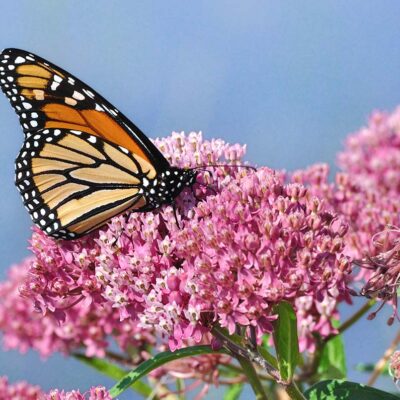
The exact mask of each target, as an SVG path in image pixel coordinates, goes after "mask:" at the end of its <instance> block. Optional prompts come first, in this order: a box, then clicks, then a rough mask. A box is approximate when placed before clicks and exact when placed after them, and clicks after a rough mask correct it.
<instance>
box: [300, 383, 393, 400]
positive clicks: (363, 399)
mask: <svg viewBox="0 0 400 400" xmlns="http://www.w3.org/2000/svg"><path fill="white" fill-rule="evenodd" d="M305 396H306V398H307V399H308V400H399V397H398V396H394V395H393V394H391V393H387V392H383V391H382V390H378V389H375V388H372V387H369V386H365V385H361V384H359V383H354V382H348V381H343V380H330V381H322V382H319V383H317V384H315V385H314V386H312V387H311V388H310V389H308V390H307V391H306V392H305Z"/></svg>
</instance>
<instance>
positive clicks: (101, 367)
mask: <svg viewBox="0 0 400 400" xmlns="http://www.w3.org/2000/svg"><path fill="white" fill-rule="evenodd" d="M74 357H75V358H77V359H78V360H79V361H81V362H83V363H84V364H86V365H89V366H90V367H92V368H94V369H95V370H97V371H99V372H101V373H102V374H104V375H106V376H108V377H110V378H112V379H115V380H116V381H117V380H119V379H121V378H122V377H124V376H125V375H126V374H127V371H125V370H124V369H122V368H119V367H117V366H116V365H114V364H111V363H109V362H108V361H106V360H104V359H101V358H96V357H86V356H85V355H83V354H74ZM130 387H131V389H132V390H134V391H135V392H137V393H139V394H141V395H142V396H143V397H149V396H150V395H151V394H152V392H153V391H152V389H151V388H150V386H148V385H146V384H145V383H144V382H142V381H139V380H138V381H136V382H135V383H132V385H130Z"/></svg>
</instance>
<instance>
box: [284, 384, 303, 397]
mask: <svg viewBox="0 0 400 400" xmlns="http://www.w3.org/2000/svg"><path fill="white" fill-rule="evenodd" d="M285 390H286V393H287V394H288V396H289V397H290V398H291V399H292V400H306V398H305V397H304V395H303V393H301V392H300V389H299V388H298V387H297V386H296V384H295V383H294V381H292V382H291V383H289V384H288V385H287V386H286V387H285Z"/></svg>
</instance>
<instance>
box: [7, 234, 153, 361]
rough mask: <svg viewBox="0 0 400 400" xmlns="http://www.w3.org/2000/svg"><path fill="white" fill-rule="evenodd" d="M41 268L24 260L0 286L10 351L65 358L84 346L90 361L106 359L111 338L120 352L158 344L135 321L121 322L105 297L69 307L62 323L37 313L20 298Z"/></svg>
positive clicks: (13, 268)
mask: <svg viewBox="0 0 400 400" xmlns="http://www.w3.org/2000/svg"><path fill="white" fill-rule="evenodd" d="M34 236H37V235H36V234H35V235H34ZM38 268H39V267H38V262H37V261H35V260H34V259H33V258H29V259H26V260H25V261H24V262H22V263H21V264H20V265H15V266H13V267H11V269H10V270H9V272H8V280H7V281H6V282H3V283H1V284H0V330H1V332H2V336H3V344H4V346H5V347H6V348H8V349H13V348H16V349H19V350H20V351H21V352H26V351H27V350H28V349H30V348H33V349H35V350H37V351H38V352H39V353H40V354H41V355H42V356H43V357H47V356H49V355H50V354H51V353H53V352H56V351H58V352H62V353H65V354H66V353H70V352H72V351H74V350H78V349H80V348H82V347H83V348H84V349H85V351H86V354H87V355H88V356H99V357H103V356H104V354H105V350H106V349H107V347H108V346H109V345H110V338H109V337H108V336H109V335H112V337H113V338H114V339H115V340H116V341H117V343H118V344H119V345H120V347H121V348H122V349H125V348H127V346H128V345H130V346H135V347H136V348H138V349H139V350H140V348H141V347H142V346H143V345H148V344H152V343H154V341H155V339H154V336H153V335H152V334H151V332H150V331H149V330H145V329H143V328H139V327H138V323H137V322H136V321H133V320H125V321H120V320H119V317H118V315H116V313H115V312H114V310H113V308H112V307H111V305H110V304H109V303H107V302H106V301H104V300H102V297H101V296H98V300H100V301H97V302H94V301H91V302H89V301H86V302H85V301H80V302H78V303H76V304H75V305H74V306H71V307H69V308H68V307H67V308H66V309H65V310H63V322H62V323H60V321H59V320H57V319H56V318H55V317H54V315H53V314H52V313H47V314H45V315H43V314H41V313H39V312H38V311H35V310H34V309H33V304H32V300H31V299H29V298H27V297H24V296H21V294H20V290H22V293H26V291H27V289H26V287H23V286H21V285H22V284H23V283H24V281H26V279H27V278H28V277H29V278H30V279H32V277H31V276H30V271H34V272H35V274H37V271H38ZM64 272H65V271H64ZM59 273H63V272H62V271H59ZM42 278H44V277H42ZM33 279H37V275H33ZM11 310H12V311H11Z"/></svg>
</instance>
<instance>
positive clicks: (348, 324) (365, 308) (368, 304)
mask: <svg viewBox="0 0 400 400" xmlns="http://www.w3.org/2000/svg"><path fill="white" fill-rule="evenodd" d="M375 303H376V300H375V299H371V300H368V301H367V302H366V303H365V304H364V305H363V306H362V307H361V308H360V309H359V310H358V311H357V312H355V313H354V314H353V315H352V316H351V317H350V318H349V319H348V320H346V321H344V322H343V324H342V325H340V326H339V328H338V331H339V334H340V333H343V332H344V331H345V330H346V329H348V328H350V327H351V326H352V325H353V324H355V323H356V322H357V321H358V320H359V319H360V318H361V317H362V316H363V315H364V314H365V313H366V312H367V311H369V310H370V309H371V308H372V307H373V306H374V305H375Z"/></svg>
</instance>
